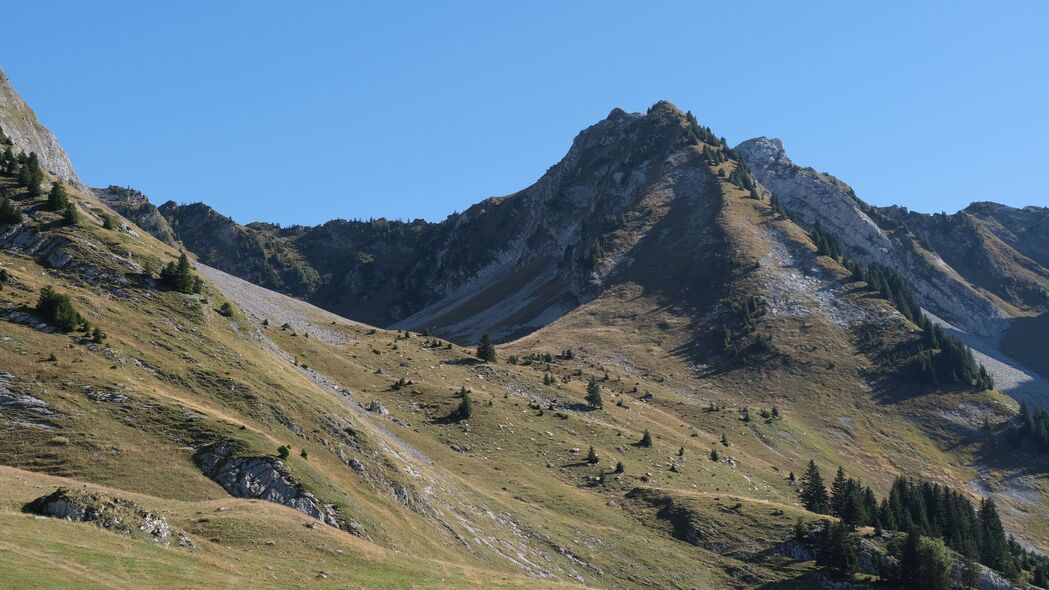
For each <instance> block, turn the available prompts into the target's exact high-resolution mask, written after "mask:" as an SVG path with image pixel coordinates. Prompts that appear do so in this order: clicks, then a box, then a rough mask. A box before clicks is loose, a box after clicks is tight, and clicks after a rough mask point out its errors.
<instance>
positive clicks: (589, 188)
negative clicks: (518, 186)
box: [161, 102, 713, 342]
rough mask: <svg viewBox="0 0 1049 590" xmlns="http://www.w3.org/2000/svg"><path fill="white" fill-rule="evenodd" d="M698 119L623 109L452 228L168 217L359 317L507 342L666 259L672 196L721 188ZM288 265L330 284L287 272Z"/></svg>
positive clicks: (207, 250) (220, 252)
mask: <svg viewBox="0 0 1049 590" xmlns="http://www.w3.org/2000/svg"><path fill="white" fill-rule="evenodd" d="M694 127H696V124H695V121H694V119H690V118H689V117H686V115H685V114H684V113H682V112H681V111H679V110H678V109H677V108H676V107H674V106H673V105H671V104H670V103H666V102H662V103H658V104H657V105H655V106H653V107H652V109H650V110H649V112H648V113H647V114H645V115H642V114H637V113H635V114H628V113H625V112H623V111H621V110H619V109H616V110H615V111H613V112H612V113H611V114H610V115H609V116H608V118H607V119H605V120H603V121H601V122H599V123H597V124H596V125H594V126H592V127H590V128H589V129H586V130H584V131H583V132H582V133H580V134H579V136H578V137H577V138H576V139H575V141H574V142H573V144H572V148H571V149H570V150H569V152H568V154H567V155H566V156H565V158H564V159H563V160H562V161H561V162H560V163H558V164H557V165H555V166H553V167H551V168H550V170H549V171H548V172H547V173H546V174H544V175H543V177H542V178H541V179H540V180H539V181H537V182H536V183H535V184H534V185H532V186H531V187H529V188H527V189H525V190H523V191H520V192H518V193H515V194H514V195H511V196H508V197H502V198H492V199H488V200H486V201H484V202H482V203H479V204H477V205H475V206H473V207H471V208H469V209H468V210H466V211H465V212H463V213H461V214H457V215H453V216H451V217H449V218H448V219H447V220H445V221H443V222H441V223H426V222H422V221H416V222H411V223H404V222H388V221H385V220H378V221H371V222H360V221H332V222H329V223H327V224H324V225H322V226H319V227H314V228H298V227H297V228H290V229H286V230H281V229H278V228H276V227H274V226H269V225H265V224H252V225H250V226H247V227H244V226H239V225H237V224H235V223H233V222H232V221H231V220H228V219H226V218H224V217H223V216H221V215H219V214H217V213H215V212H214V211H211V210H210V208H208V207H206V206H204V205H200V204H198V205H191V206H188V207H179V206H174V205H173V204H169V205H165V206H163V207H161V213H163V214H164V215H165V216H166V217H167V219H168V221H169V223H170V224H171V226H172V227H173V228H174V230H175V231H176V232H177V234H178V236H179V238H180V239H181V240H182V242H183V243H184V244H186V246H187V247H188V248H189V249H190V250H192V251H194V252H195V253H197V254H198V255H199V256H200V257H201V259H202V260H204V261H206V262H208V263H209V264H212V265H214V266H216V267H218V268H222V269H224V270H227V271H229V272H231V273H233V274H236V275H237V276H241V277H244V278H248V279H249V280H253V281H256V282H258V283H259V284H261V285H264V286H270V287H273V288H277V289H282V290H284V291H285V292H288V293H291V294H294V295H297V296H302V297H307V298H309V299H310V300H311V301H313V302H315V303H317V304H319V305H321V306H323V307H326V308H328V309H331V310H333V311H336V312H338V313H342V314H344V315H346V316H347V317H351V318H354V319H358V320H361V321H369V322H372V323H377V324H380V325H393V326H398V327H412V328H419V329H423V328H427V329H428V328H433V329H435V330H436V331H437V333H439V334H442V335H444V336H446V337H448V338H452V339H455V340H458V341H463V342H472V341H476V340H477V338H479V337H480V335H481V334H482V333H484V332H490V333H492V334H493V335H494V336H495V337H496V338H498V339H500V340H507V339H510V338H513V337H515V336H518V335H521V334H524V333H527V332H529V331H532V330H534V329H537V328H539V327H542V326H544V325H546V324H547V323H549V322H550V321H551V320H553V319H555V318H557V317H559V316H560V315H562V314H564V313H565V312H566V311H568V310H570V309H572V308H573V307H575V306H577V305H579V304H580V303H581V302H583V301H586V300H588V299H589V298H592V297H593V296H595V295H596V294H597V293H599V292H600V291H601V289H602V288H604V287H606V286H607V285H608V284H611V283H612V282H615V281H616V280H618V278H617V277H619V276H621V275H622V274H623V273H629V272H634V273H637V272H641V269H635V270H633V271H631V270H630V267H631V265H632V264H633V262H634V261H635V260H636V259H637V258H639V257H641V258H645V257H649V258H652V259H653V260H655V259H658V258H659V256H658V254H656V253H655V252H650V250H651V249H652V248H653V247H655V245H656V244H657V243H658V242H660V241H661V240H662V238H661V237H659V236H658V235H654V234H651V233H650V232H652V230H653V228H656V227H658V226H660V224H661V223H664V224H665V223H667V222H669V220H663V218H662V216H663V215H665V214H666V212H667V207H668V206H669V203H670V202H671V201H672V200H673V198H674V195H679V196H687V197H689V198H692V197H693V196H696V195H701V194H703V193H704V192H705V191H708V190H709V189H710V187H712V186H713V184H712V177H711V176H710V174H711V173H710V172H709V171H708V170H707V166H706V164H705V163H704V161H703V158H702V151H701V150H702V145H703V144H702V143H701V142H700V141H699V139H698V138H697V137H695V131H694V130H693V128H694ZM711 139H712V138H711ZM682 212H683V213H685V214H686V215H687V214H688V212H687V210H685V211H682ZM675 221H681V220H675ZM701 226H702V224H700V225H697V226H696V227H701ZM697 235H699V234H697ZM682 245H685V246H687V248H694V247H702V245H703V243H702V241H695V242H692V243H687V240H686V241H684V242H682ZM645 270H646V272H651V271H652V268H651V267H649V268H648V269H645ZM289 273H291V274H295V275H306V274H309V276H310V277H313V276H316V277H317V279H318V280H317V281H304V280H298V279H294V280H288V279H287V275H288V274H289ZM659 281H660V282H661V283H663V286H667V285H669V284H670V281H667V279H666V277H665V276H664V277H662V278H660V279H659Z"/></svg>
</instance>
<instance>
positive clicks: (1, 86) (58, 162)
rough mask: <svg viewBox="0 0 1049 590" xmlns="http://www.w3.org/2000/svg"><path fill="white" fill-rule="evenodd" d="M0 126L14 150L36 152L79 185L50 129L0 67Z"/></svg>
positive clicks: (48, 165)
mask: <svg viewBox="0 0 1049 590" xmlns="http://www.w3.org/2000/svg"><path fill="white" fill-rule="evenodd" d="M0 129H3V130H4V133H5V134H7V136H8V137H9V138H11V140H12V141H13V142H14V146H15V148H16V149H17V150H19V151H22V152H25V153H30V152H33V153H36V155H37V157H38V158H39V159H40V165H41V166H43V168H44V169H45V170H47V171H48V172H50V173H51V174H54V175H55V176H56V177H58V178H59V179H61V180H62V181H63V182H67V183H69V184H71V185H73V186H75V187H77V188H83V186H84V185H83V184H82V183H81V182H80V179H79V178H77V175H76V172H74V171H73V164H72V163H71V162H70V161H69V157H68V156H67V155H66V151H65V150H64V149H62V146H61V145H59V143H58V140H57V139H55V136H54V134H53V133H51V131H50V130H48V129H47V128H46V127H44V126H43V125H41V124H40V121H38V120H37V118H36V114H35V113H34V112H33V109H31V108H29V105H27V104H26V103H25V101H24V100H22V97H21V96H19V95H18V93H17V92H15V89H14V87H13V86H12V85H11V81H10V80H8V79H7V74H5V73H4V71H3V70H2V69H0Z"/></svg>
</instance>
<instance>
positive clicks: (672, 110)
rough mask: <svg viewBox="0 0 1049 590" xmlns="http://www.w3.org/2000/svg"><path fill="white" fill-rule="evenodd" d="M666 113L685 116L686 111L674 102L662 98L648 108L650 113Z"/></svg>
mask: <svg viewBox="0 0 1049 590" xmlns="http://www.w3.org/2000/svg"><path fill="white" fill-rule="evenodd" d="M664 113H665V114H668V115H674V116H677V117H684V116H685V113H683V112H682V111H681V109H679V108H677V106H676V105H675V104H674V103H672V102H670V101H669V100H666V99H664V100H660V101H659V102H657V103H656V104H654V105H652V106H651V107H649V109H648V114H649V115H659V114H664Z"/></svg>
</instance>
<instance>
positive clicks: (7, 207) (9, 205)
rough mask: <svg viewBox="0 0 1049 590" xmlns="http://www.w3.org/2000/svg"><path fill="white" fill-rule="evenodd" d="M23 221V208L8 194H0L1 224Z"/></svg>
mask: <svg viewBox="0 0 1049 590" xmlns="http://www.w3.org/2000/svg"><path fill="white" fill-rule="evenodd" d="M21 221H22V210H21V209H19V208H18V205H15V204H14V203H13V202H12V201H11V199H9V198H7V195H2V196H0V225H4V224H8V223H19V222H21Z"/></svg>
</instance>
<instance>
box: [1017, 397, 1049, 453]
mask: <svg viewBox="0 0 1049 590" xmlns="http://www.w3.org/2000/svg"><path fill="white" fill-rule="evenodd" d="M1019 434H1020V442H1022V441H1023V440H1030V441H1031V442H1032V443H1033V444H1034V446H1035V447H1036V448H1037V449H1038V450H1040V451H1042V452H1045V453H1049V412H1047V411H1045V410H1044V409H1041V408H1038V409H1037V410H1031V407H1030V406H1028V405H1027V402H1021V403H1020V429H1019Z"/></svg>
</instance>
